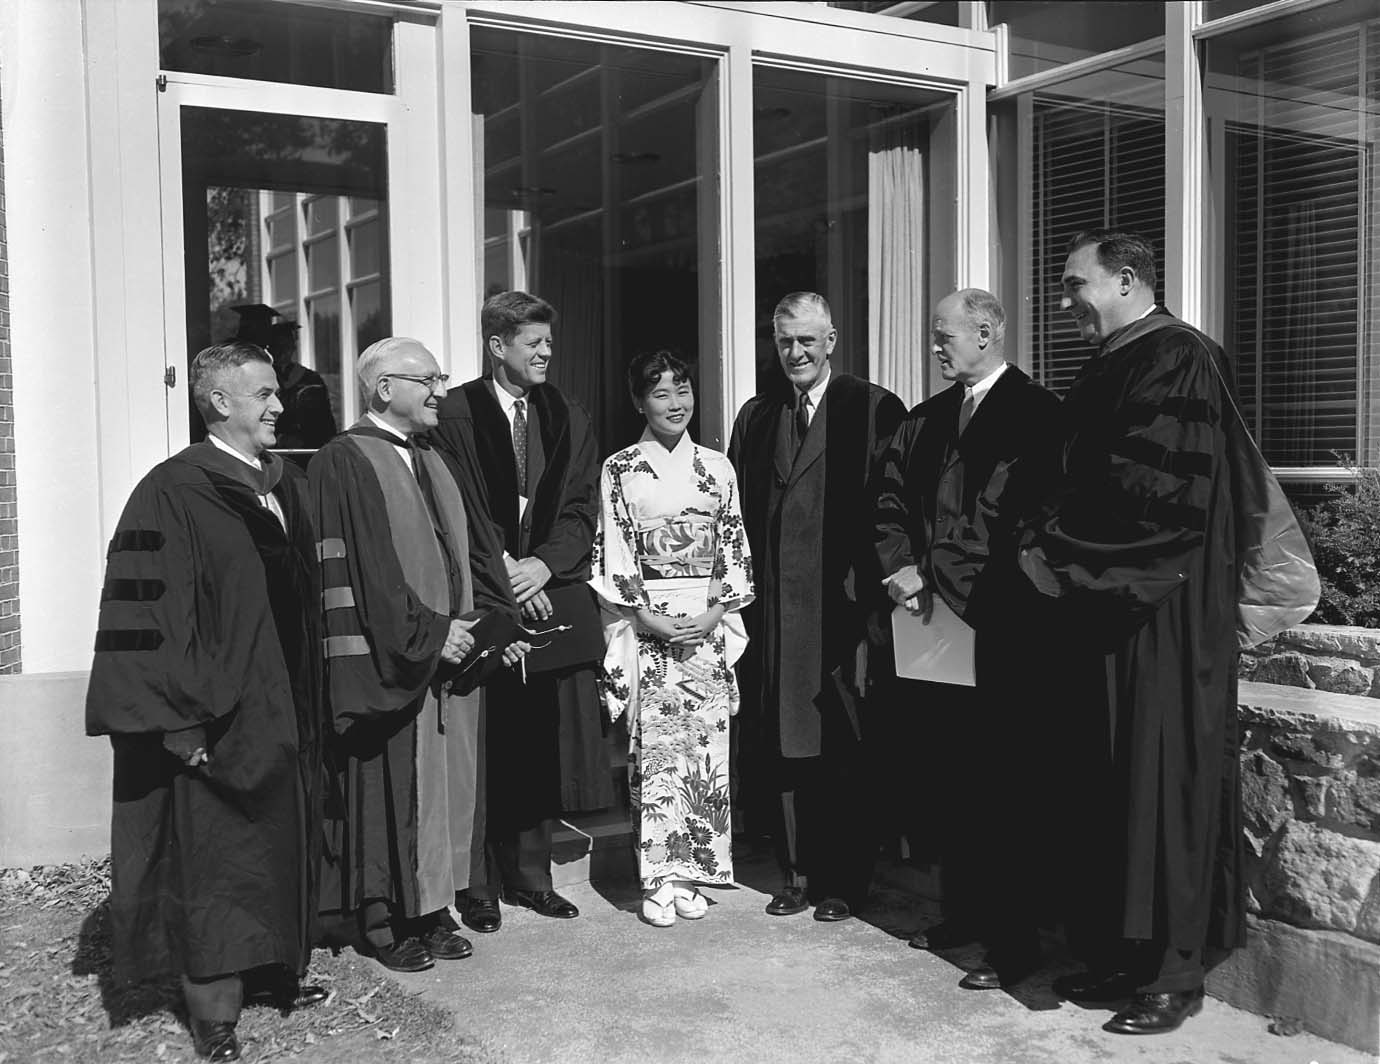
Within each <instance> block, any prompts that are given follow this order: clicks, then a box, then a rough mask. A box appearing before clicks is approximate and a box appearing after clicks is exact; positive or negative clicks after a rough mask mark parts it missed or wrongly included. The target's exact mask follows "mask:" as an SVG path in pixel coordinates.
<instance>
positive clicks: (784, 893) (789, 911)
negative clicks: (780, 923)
mask: <svg viewBox="0 0 1380 1064" xmlns="http://www.w3.org/2000/svg"><path fill="white" fill-rule="evenodd" d="M809 907H810V903H809V901H807V900H806V898H805V888H804V887H782V888H781V889H780V890H778V891H777V892H776V894H775V895H774V896H773V897H772V899H771V901H769V902H767V915H768V916H794V915H795V914H796V913H803V912H804V911H805V910H806V909H808V908H809Z"/></svg>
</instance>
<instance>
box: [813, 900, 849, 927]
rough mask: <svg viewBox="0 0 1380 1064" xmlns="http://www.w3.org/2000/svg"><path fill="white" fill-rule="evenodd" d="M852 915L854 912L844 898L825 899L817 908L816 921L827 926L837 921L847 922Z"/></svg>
mask: <svg viewBox="0 0 1380 1064" xmlns="http://www.w3.org/2000/svg"><path fill="white" fill-rule="evenodd" d="M852 915H853V910H852V909H850V908H849V907H848V903H847V902H846V901H844V900H843V899H842V898H825V899H824V900H823V901H822V902H820V903H819V904H818V905H816V906H815V919H816V920H819V921H821V922H823V923H826V924H831V923H833V922H834V921H836V920H847V919H848V918H849V917H850V916H852Z"/></svg>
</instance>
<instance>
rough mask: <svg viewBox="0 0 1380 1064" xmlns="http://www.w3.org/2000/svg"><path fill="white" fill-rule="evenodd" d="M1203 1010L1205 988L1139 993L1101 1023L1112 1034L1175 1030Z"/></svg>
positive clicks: (1154, 1032) (1161, 1032) (1152, 1032)
mask: <svg viewBox="0 0 1380 1064" xmlns="http://www.w3.org/2000/svg"><path fill="white" fill-rule="evenodd" d="M1202 1011H1203V988H1202V987H1201V986H1200V987H1199V988H1198V989H1197V990H1183V991H1179V992H1176V993H1170V994H1136V995H1135V996H1134V997H1133V998H1131V1003H1130V1004H1129V1005H1127V1006H1126V1007H1125V1008H1124V1009H1122V1010H1121V1011H1120V1012H1118V1013H1117V1014H1116V1015H1115V1016H1113V1017H1112V1018H1111V1019H1110V1020H1108V1021H1107V1022H1106V1023H1104V1024H1103V1025H1102V1029H1103V1030H1104V1031H1111V1032H1112V1034H1164V1033H1165V1032H1167V1031H1176V1030H1178V1029H1179V1027H1180V1026H1181V1025H1182V1024H1183V1022H1184V1020H1186V1019H1188V1018H1189V1017H1190V1016H1196V1015H1198V1013H1200V1012H1202Z"/></svg>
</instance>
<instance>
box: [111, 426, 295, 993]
mask: <svg viewBox="0 0 1380 1064" xmlns="http://www.w3.org/2000/svg"><path fill="white" fill-rule="evenodd" d="M263 465H264V471H263V472H262V473H260V472H258V471H255V470H254V469H253V468H251V467H250V466H248V465H246V464H245V463H243V462H241V461H240V460H239V459H238V458H236V457H234V456H233V455H229V454H226V453H225V452H224V451H221V450H220V449H218V448H217V447H215V446H214V445H213V444H212V443H211V442H210V441H209V440H208V441H204V442H202V443H197V444H193V445H192V446H191V447H188V448H186V449H185V450H183V451H181V452H180V453H178V454H176V455H174V456H173V457H172V458H169V459H168V460H167V461H165V462H163V463H161V464H160V465H158V466H156V467H154V469H153V470H152V471H151V472H150V473H149V474H148V475H147V476H145V477H144V479H143V480H142V481H140V482H139V484H138V486H137V487H135V489H134V492H133V494H131V496H130V498H129V502H128V503H127V504H126V506H125V510H124V513H123V514H122V515H121V517H120V521H119V524H118V525H117V527H116V530H115V535H114V537H113V538H112V539H111V541H110V549H109V552H108V553H107V563H106V576H105V585H104V588H103V590H102V592H101V612H100V625H99V629H98V631H97V635H96V653H95V658H94V660H93V662H92V666H91V680H90V686H89V687H88V689H87V697H86V730H87V734H89V735H109V736H110V738H111V745H112V746H113V748H114V755H115V757H114V777H115V778H114V805H113V810H112V816H111V847H110V848H111V895H110V915H111V934H112V941H113V957H114V965H115V974H116V977H117V978H118V979H120V980H122V981H125V980H135V979H141V978H147V977H148V976H150V975H154V974H159V973H163V972H176V973H180V974H185V975H189V976H191V977H193V978H210V977H212V976H219V975H227V974H230V973H234V972H240V971H245V970H247V969H250V968H254V967H257V966H259V965H267V964H281V965H286V966H287V967H289V968H291V969H292V970H293V971H295V972H297V973H299V974H300V973H302V972H305V971H306V968H307V963H308V960H309V959H310V955H311V947H310V943H309V936H310V929H311V919H312V915H313V914H314V912H315V886H316V878H315V871H316V857H317V854H318V852H319V838H320V829H321V817H320V790H319V785H320V776H321V773H320V766H321V757H320V739H321V713H322V707H321V665H320V660H321V659H320V650H319V647H320V614H319V603H320V592H319V584H318V581H317V570H316V534H315V531H314V530H313V528H312V522H311V517H310V509H309V506H308V504H307V492H306V478H305V476H304V475H303V474H302V473H301V471H300V470H298V469H296V468H295V467H292V466H290V465H285V464H284V463H282V462H281V461H279V460H277V459H274V458H273V457H272V456H266V457H265V458H264V459H263ZM280 478H281V479H280ZM268 491H271V492H272V494H273V496H274V498H275V499H276V500H277V501H278V503H279V505H280V506H281V507H282V510H283V515H284V518H285V522H286V528H285V527H284V525H283V524H280V523H279V521H278V518H277V517H276V516H274V514H273V512H272V511H271V510H269V509H267V508H265V507H264V506H263V505H262V504H261V503H260V501H259V498H258V496H259V495H260V494H265V493H267V492H268ZM195 726H201V727H203V728H204V729H205V736H206V749H207V751H208V752H209V754H210V761H209V763H207V764H204V765H201V766H198V767H197V768H190V767H188V766H186V765H185V764H183V763H182V762H181V761H179V760H178V759H177V758H176V757H175V756H174V755H173V754H171V753H169V752H168V751H166V750H165V749H164V748H163V738H164V735H165V734H166V733H168V732H171V731H181V730H184V729H186V728H191V727H195Z"/></svg>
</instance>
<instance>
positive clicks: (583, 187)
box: [470, 27, 724, 453]
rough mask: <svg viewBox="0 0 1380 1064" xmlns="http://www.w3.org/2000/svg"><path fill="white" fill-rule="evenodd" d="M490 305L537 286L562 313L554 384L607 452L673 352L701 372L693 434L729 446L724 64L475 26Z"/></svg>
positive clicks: (630, 428)
mask: <svg viewBox="0 0 1380 1064" xmlns="http://www.w3.org/2000/svg"><path fill="white" fill-rule="evenodd" d="M470 39H471V42H472V47H473V66H472V72H473V99H474V107H475V110H476V111H477V112H478V113H479V116H480V117H481V118H482V121H483V144H482V155H481V159H480V162H479V167H480V176H479V183H480V186H481V188H482V190H483V206H484V234H485V235H484V246H483V248H482V251H481V252H480V261H481V268H482V270H483V277H484V293H485V294H486V295H488V294H492V293H494V292H499V291H503V290H505V289H510V288H525V289H526V290H527V291H530V292H533V293H534V294H536V295H539V296H541V297H542V298H544V299H547V300H549V301H550V302H551V303H552V304H553V305H554V306H555V308H556V311H557V313H558V315H559V318H558V319H557V322H556V325H555V329H554V339H555V345H554V346H555V352H556V356H555V359H554V360H553V361H552V363H551V379H552V381H553V382H554V383H556V384H557V385H558V386H559V387H560V388H561V389H562V390H563V391H565V392H566V393H567V394H569V395H571V396H573V397H575V398H576V399H578V400H579V401H580V402H581V403H583V404H584V405H585V406H586V407H587V408H588V409H589V411H590V413H591V415H592V416H593V419H594V424H595V425H596V426H597V428H598V430H599V432H600V436H601V440H600V443H601V446H602V447H603V451H604V453H608V452H610V451H612V450H614V449H616V448H618V447H622V446H624V445H626V444H627V443H629V442H631V441H632V440H634V439H635V438H636V437H637V436H638V435H639V434H640V432H641V430H642V421H641V419H640V418H639V417H638V415H637V413H636V411H634V410H633V408H632V405H631V403H630V402H629V401H628V397H627V387H626V384H625V383H624V381H625V379H626V378H625V375H624V373H625V369H626V366H627V363H628V360H629V359H630V358H631V357H632V356H633V355H634V354H636V353H638V352H639V351H642V350H647V349H655V348H661V347H667V348H672V349H675V350H677V351H679V352H680V353H681V354H682V355H683V356H684V357H686V358H688V359H689V360H691V361H692V362H697V366H696V372H697V374H698V379H697V393H698V401H697V409H696V420H695V422H694V423H692V425H691V431H692V433H695V434H697V436H698V438H701V439H703V440H705V442H707V443H709V444H710V445H711V446H722V445H723V443H724V440H723V439H722V436H721V431H722V421H723V418H722V411H721V410H719V409H718V405H717V404H718V396H719V394H720V388H719V383H718V382H719V380H720V371H721V367H720V345H719V335H720V321H719V319H720V311H719V299H718V276H719V272H718V271H719V257H720V254H719V231H718V206H717V203H718V185H719V162H718V156H717V144H718V95H717V65H716V64H715V63H714V62H713V61H711V60H707V59H702V58H698V57H694V56H683V55H677V54H674V53H670V52H657V51H651V50H647V49H640V48H628V47H622V46H619V45H600V44H594V43H589V42H586V41H580V40H573V39H567V38H560V37H546V36H540V35H536V34H520V33H512V32H508V31H502V30H491V29H485V28H482V27H475V28H473V29H472V30H471V35H470Z"/></svg>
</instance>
